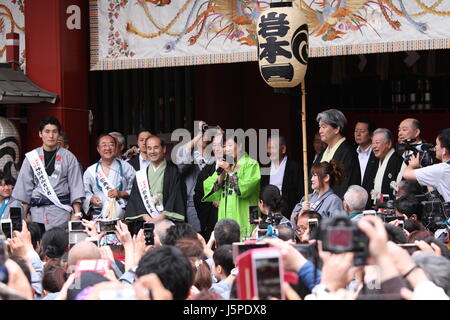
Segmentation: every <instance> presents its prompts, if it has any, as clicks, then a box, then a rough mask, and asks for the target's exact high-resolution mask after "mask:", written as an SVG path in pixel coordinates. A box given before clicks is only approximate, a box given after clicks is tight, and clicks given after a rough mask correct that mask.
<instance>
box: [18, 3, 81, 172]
mask: <svg viewBox="0 0 450 320" xmlns="http://www.w3.org/2000/svg"><path fill="white" fill-rule="evenodd" d="M25 25H26V28H25V37H26V38H25V42H26V53H27V54H26V58H27V62H26V68H27V76H28V77H29V78H30V79H31V80H32V81H33V82H34V83H36V84H37V85H38V86H40V87H41V88H43V89H45V90H48V91H50V92H53V93H56V94H58V99H57V101H56V103H55V104H50V103H40V104H30V105H28V110H27V120H28V125H27V130H28V132H27V141H24V147H25V148H26V150H30V149H32V148H35V147H37V146H39V145H41V143H42V141H41V140H40V138H39V136H38V127H39V122H40V121H41V120H42V119H43V118H44V117H47V116H54V117H56V118H58V119H59V120H60V122H61V125H62V130H63V131H65V132H67V133H68V134H69V137H70V151H72V152H73V153H74V154H75V156H77V158H78V160H79V161H80V162H81V163H82V164H83V165H84V166H87V165H88V161H89V145H88V143H89V131H88V115H89V110H88V75H89V74H88V73H89V7H88V1H86V0H27V2H26V5H25Z"/></svg>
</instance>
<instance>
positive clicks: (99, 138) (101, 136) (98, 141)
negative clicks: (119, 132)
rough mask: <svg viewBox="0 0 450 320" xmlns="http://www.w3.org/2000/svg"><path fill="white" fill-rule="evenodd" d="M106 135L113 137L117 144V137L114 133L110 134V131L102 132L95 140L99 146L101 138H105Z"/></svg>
mask: <svg viewBox="0 0 450 320" xmlns="http://www.w3.org/2000/svg"><path fill="white" fill-rule="evenodd" d="M104 137H110V138H112V139H113V140H114V144H116V145H117V143H118V142H117V139H116V138H115V137H113V136H112V135H110V134H108V133H102V134H100V135H99V136H98V138H97V140H95V145H96V146H97V147H98V145H99V143H100V140H101V139H102V138H104Z"/></svg>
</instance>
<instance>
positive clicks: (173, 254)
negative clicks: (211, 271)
mask: <svg viewBox="0 0 450 320" xmlns="http://www.w3.org/2000/svg"><path fill="white" fill-rule="evenodd" d="M150 273H155V274H156V275H157V276H158V277H159V279H160V280H161V283H162V284H163V286H164V287H165V288H166V289H167V290H169V291H170V292H171V293H172V295H173V299H174V300H184V299H186V298H187V297H188V295H189V290H190V289H191V286H192V284H193V282H194V271H193V270H192V265H191V263H190V262H189V259H188V258H187V257H186V256H185V255H184V254H183V253H182V252H181V251H180V250H179V249H177V248H175V247H173V246H161V247H157V248H155V249H153V250H151V251H149V252H147V253H146V254H145V255H144V256H143V257H142V258H141V260H140V261H139V265H138V267H137V269H136V276H137V277H138V278H139V277H142V276H144V275H147V274H150Z"/></svg>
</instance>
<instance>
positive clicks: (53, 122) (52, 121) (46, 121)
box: [39, 117, 61, 133]
mask: <svg viewBox="0 0 450 320" xmlns="http://www.w3.org/2000/svg"><path fill="white" fill-rule="evenodd" d="M48 124H51V125H54V126H56V127H57V128H58V133H59V132H61V123H59V121H58V119H56V118H55V117H47V118H44V119H42V121H41V122H40V123H39V132H41V131H42V130H44V127H45V126H46V125H48Z"/></svg>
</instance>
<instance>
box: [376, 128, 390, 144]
mask: <svg viewBox="0 0 450 320" xmlns="http://www.w3.org/2000/svg"><path fill="white" fill-rule="evenodd" d="M377 133H382V134H383V135H384V141H386V142H393V141H394V136H393V134H392V132H391V130H389V129H386V128H378V129H377V130H375V131H374V132H373V135H376V134H377Z"/></svg>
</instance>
